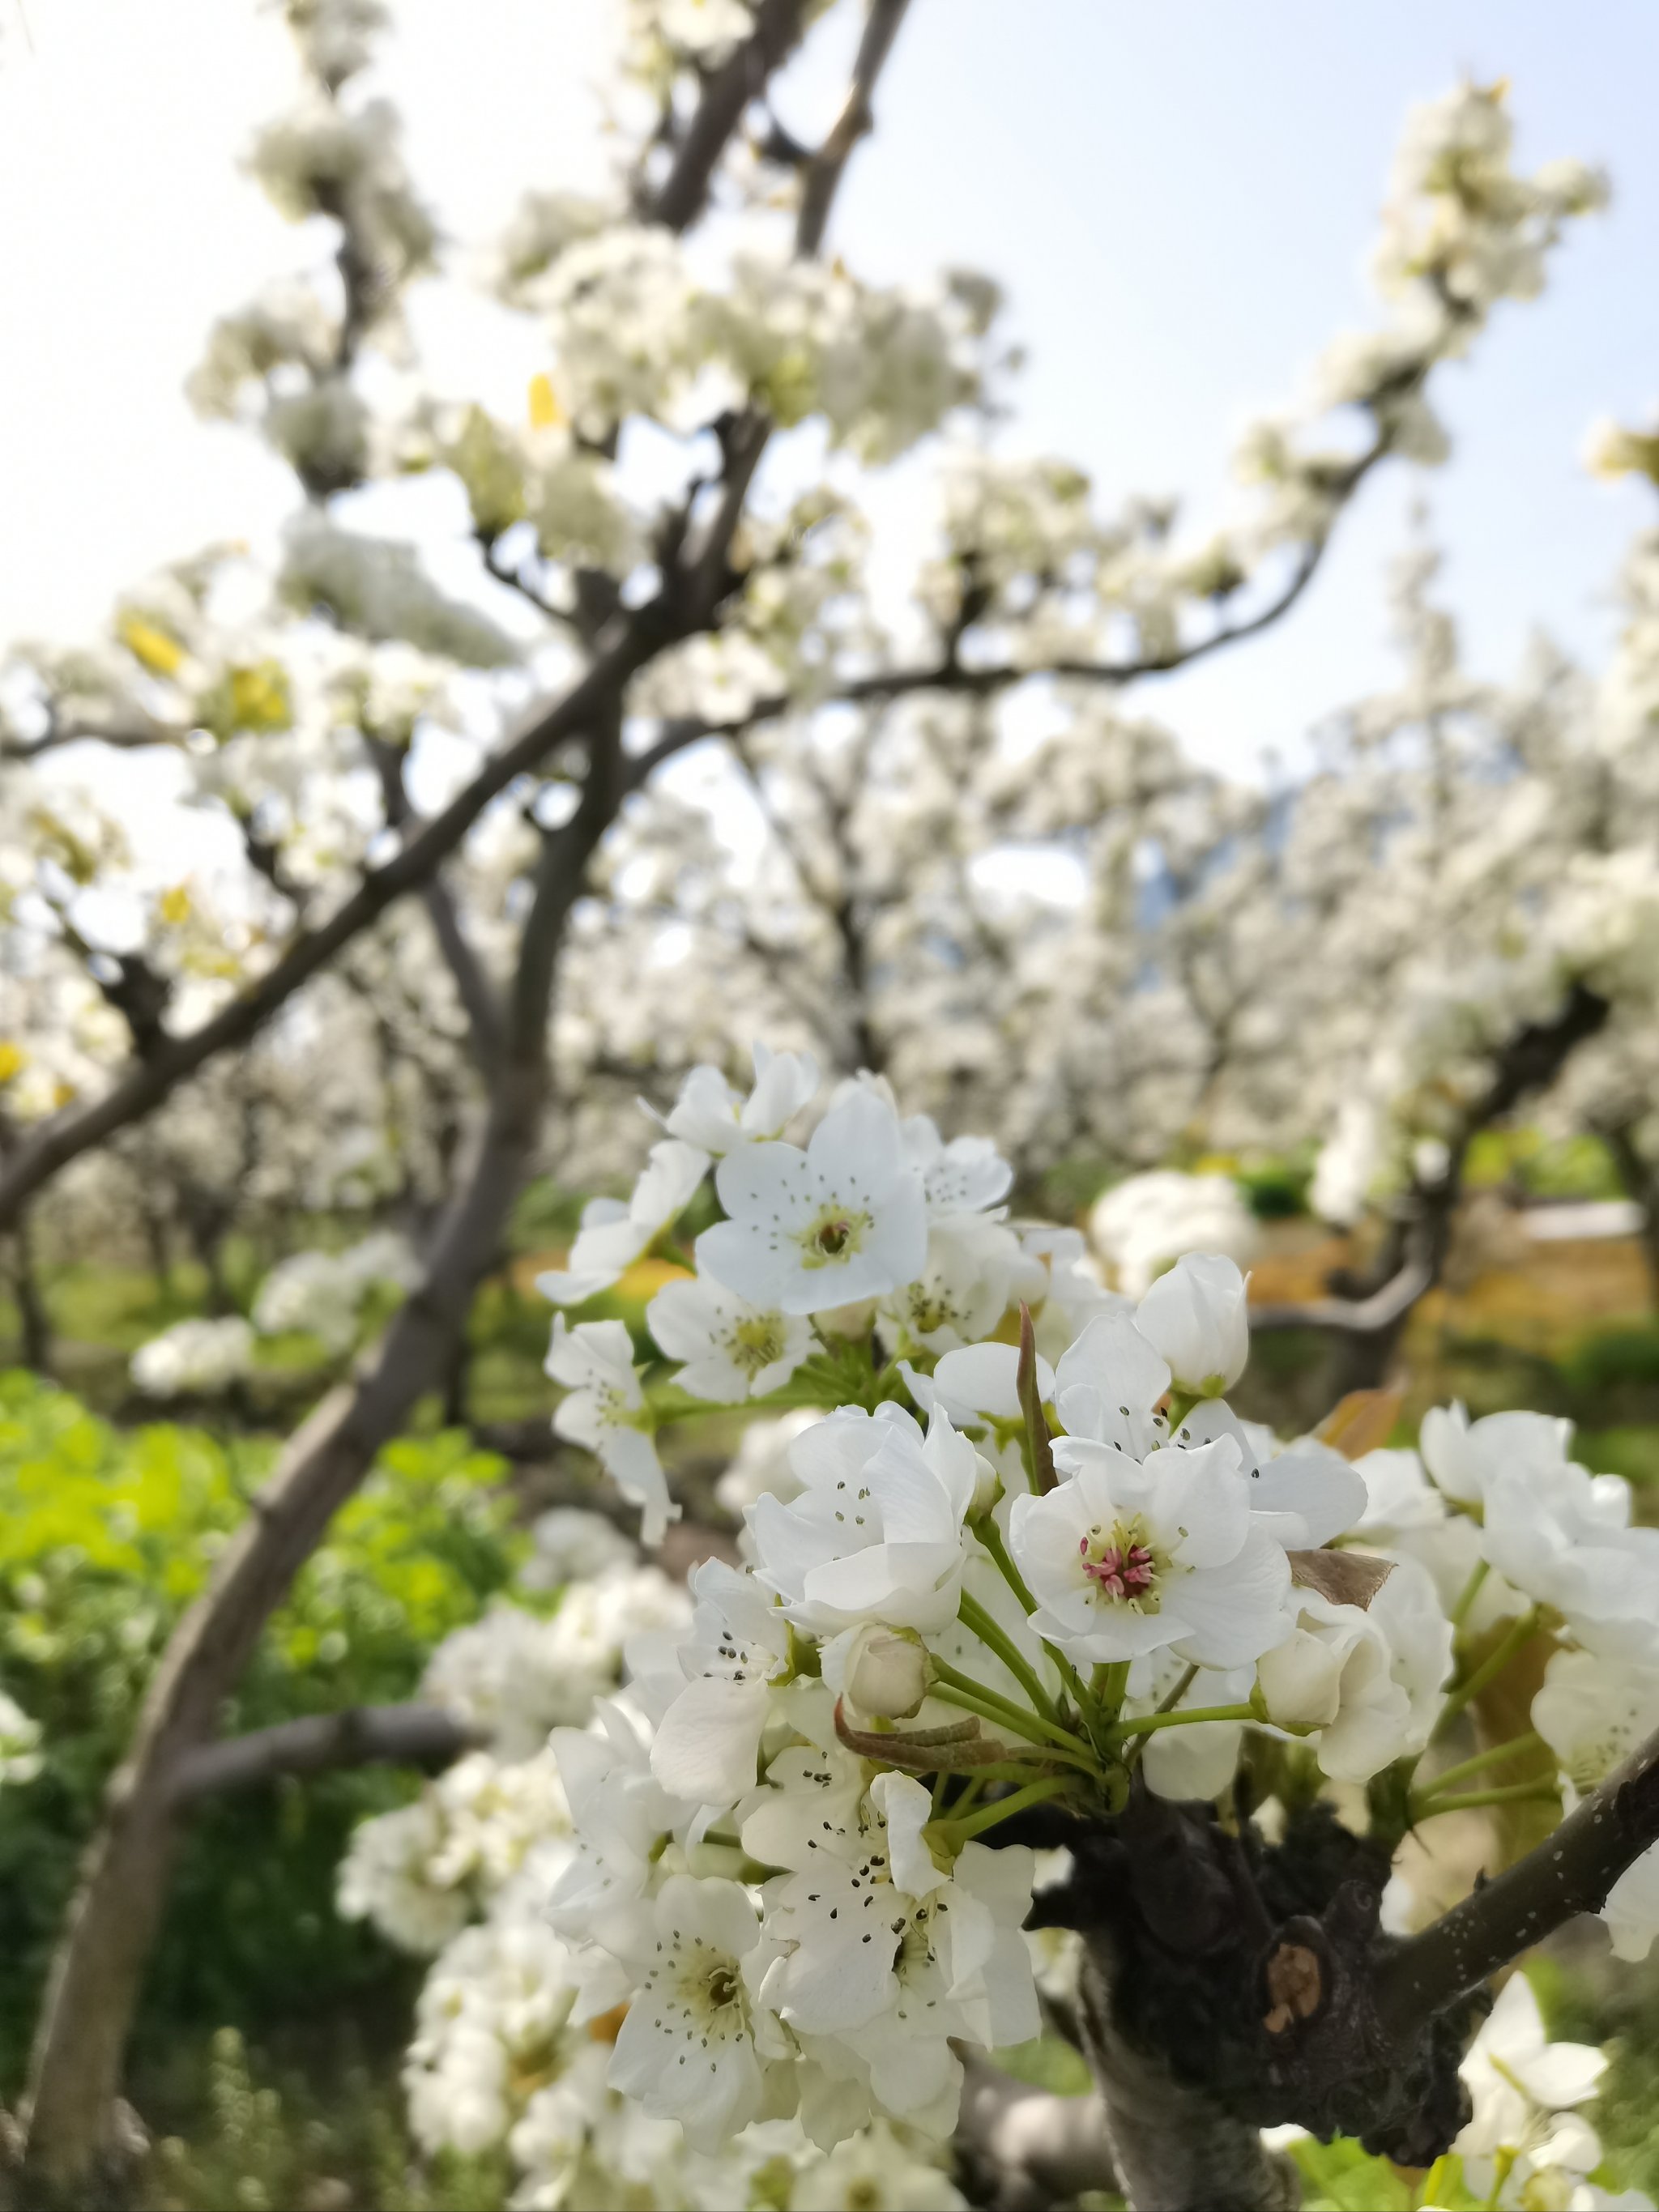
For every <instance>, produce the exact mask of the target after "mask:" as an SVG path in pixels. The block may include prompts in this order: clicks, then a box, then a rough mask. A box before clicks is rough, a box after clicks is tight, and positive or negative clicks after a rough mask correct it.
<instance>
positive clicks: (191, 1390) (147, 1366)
mask: <svg viewBox="0 0 1659 2212" xmlns="http://www.w3.org/2000/svg"><path fill="white" fill-rule="evenodd" d="M418 1279H419V1277H418V1272H417V1266H416V1259H415V1255H414V1253H413V1251H412V1250H411V1249H410V1246H409V1244H408V1243H406V1242H405V1240H404V1238H403V1237H399V1236H398V1235H397V1234H396V1233H395V1231H391V1230H377V1231H374V1232H373V1233H372V1234H371V1235H369V1236H368V1237H362V1239H360V1241H359V1242H358V1243H356V1244H353V1245H350V1246H349V1247H348V1248H347V1249H345V1250H344V1251H341V1252H325V1251H319V1250H311V1251H305V1252H293V1253H290V1254H289V1256H288V1258H287V1259H285V1260H279V1261H277V1263H276V1266H275V1267H273V1268H272V1269H271V1270H270V1273H269V1274H268V1275H267V1276H266V1277H265V1278H264V1281H263V1282H262V1283H261V1284H260V1285H259V1288H258V1291H257V1292H256V1294H255V1296H254V1300H253V1310H252V1319H251V1321H250V1320H245V1319H244V1318H243V1316H241V1315H240V1314H226V1315H222V1316H220V1317H219V1318H217V1319H205V1318H204V1319H196V1318H192V1319H191V1320H187V1321H178V1322H173V1324H172V1326H171V1327H170V1328H165V1329H163V1330H161V1333H160V1334H158V1335H155V1336H153V1337H151V1338H149V1340H148V1341H147V1342H146V1343H143V1344H141V1345H140V1346H139V1347H138V1349H137V1351H136V1352H134V1353H133V1355H132V1358H131V1364H130V1372H131V1376H132V1384H133V1388H134V1389H136V1390H138V1391H140V1392H142V1393H143V1395H144V1396H145V1397H147V1398H179V1397H215V1396H217V1395H219V1394H220V1393H221V1392H222V1391H225V1390H228V1389H230V1387H231V1386H232V1384H233V1383H239V1382H240V1381H241V1380H242V1379H243V1377H244V1376H247V1375H249V1374H251V1373H252V1369H253V1358H254V1350H255V1346H256V1344H257V1342H258V1338H259V1337H260V1336H280V1335H283V1334H286V1333H287V1332H288V1331H289V1330H298V1329H303V1330H305V1331H306V1332H307V1333H308V1334H311V1335H313V1336H315V1337H317V1338H319V1340H321V1342H322V1343H323V1345H324V1346H325V1348H326V1349H327V1350H328V1351H329V1352H331V1353H332V1354H335V1355H338V1354H340V1353H343V1352H347V1351H349V1349H350V1347H351V1345H352V1342H353V1340H354V1339H355V1338H356V1334H357V1327H358V1320H359V1316H360V1315H361V1314H362V1310H363V1307H364V1304H365V1303H366V1301H367V1300H368V1297H369V1296H370V1294H371V1293H372V1292H373V1291H374V1288H375V1286H376V1285H389V1286H390V1287H392V1288H393V1289H396V1290H399V1291H409V1290H412V1289H413V1288H414V1286H415V1284H416V1281H417V1280H418Z"/></svg>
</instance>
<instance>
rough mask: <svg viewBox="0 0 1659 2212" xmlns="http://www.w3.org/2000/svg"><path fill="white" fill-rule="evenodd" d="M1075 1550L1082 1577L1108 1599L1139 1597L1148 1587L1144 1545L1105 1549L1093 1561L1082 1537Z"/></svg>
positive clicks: (1149, 1577) (1148, 1565)
mask: <svg viewBox="0 0 1659 2212" xmlns="http://www.w3.org/2000/svg"><path fill="white" fill-rule="evenodd" d="M1078 1550H1079V1552H1080V1553H1082V1555H1083V1571H1084V1573H1085V1575H1086V1576H1087V1577H1088V1578H1089V1580H1090V1581H1091V1583H1093V1584H1094V1585H1095V1587H1096V1589H1100V1590H1103V1591H1104V1592H1105V1593H1106V1595H1107V1596H1108V1597H1117V1598H1129V1597H1140V1596H1143V1595H1145V1593H1146V1591H1147V1590H1149V1589H1151V1588H1152V1553H1151V1552H1150V1551H1149V1550H1148V1549H1147V1547H1146V1545H1145V1544H1126V1545H1124V1546H1121V1547H1119V1546H1118V1545H1116V1544H1112V1545H1109V1546H1108V1547H1107V1548H1106V1550H1105V1551H1103V1553H1101V1555H1100V1557H1099V1558H1098V1559H1091V1558H1090V1557H1089V1540H1088V1538H1087V1537H1086V1536H1085V1537H1084V1538H1083V1540H1082V1541H1081V1542H1080V1543H1079V1546H1078Z"/></svg>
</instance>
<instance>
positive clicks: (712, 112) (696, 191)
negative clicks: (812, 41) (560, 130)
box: [640, 0, 806, 230]
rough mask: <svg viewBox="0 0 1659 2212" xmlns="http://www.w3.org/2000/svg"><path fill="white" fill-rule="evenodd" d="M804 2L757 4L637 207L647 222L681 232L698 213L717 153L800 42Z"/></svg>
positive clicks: (773, 0) (789, 0) (765, 0)
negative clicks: (664, 169)
mask: <svg viewBox="0 0 1659 2212" xmlns="http://www.w3.org/2000/svg"><path fill="white" fill-rule="evenodd" d="M805 15H806V6H805V0H762V4H761V6H760V7H759V8H757V9H756V11H755V27H754V29H753V31H751V32H750V35H749V36H748V37H747V38H746V39H745V40H744V41H743V43H742V45H741V46H738V47H736V48H734V49H733V51H732V54H731V56H730V57H729V58H728V59H726V61H724V62H722V63H721V64H720V67H719V69H717V70H715V71H714V75H713V76H710V77H709V78H708V80H707V81H706V82H705V83H704V86H703V90H702V99H701V100H699V101H698V103H697V108H696V113H695V114H694V115H693V116H692V118H691V121H690V125H688V126H687V129H686V133H685V136H684V138H682V139H681V141H680V144H679V150H678V153H677V154H676V155H675V156H674V161H673V166H672V167H671V168H670V170H669V172H668V174H667V175H666V176H665V178H664V179H663V181H662V183H661V185H659V187H658V188H657V190H656V191H654V192H653V193H650V194H647V196H646V197H645V199H644V202H643V204H642V205H641V209H640V214H641V216H642V217H643V219H644V220H645V221H646V222H659V223H664V224H665V225H666V226H667V228H669V229H670V230H685V229H687V228H689V227H690V225H691V224H692V223H694V222H696V220H697V218H698V216H700V215H701V214H702V211H703V210H704V208H705V207H706V206H707V205H708V191H709V186H710V185H711V184H712V183H713V182H714V171H715V168H716V167H717V166H718V165H719V162H720V155H722V154H723V153H724V152H725V151H726V146H727V143H729V141H730V139H731V137H732V132H733V131H735V130H736V129H737V127H738V124H739V123H740V122H741V121H742V120H743V112H744V108H746V107H747V106H748V105H749V103H750V100H755V99H757V98H758V96H759V95H760V94H761V93H762V92H763V90H764V89H765V87H766V81H767V79H768V77H769V76H771V75H772V72H773V71H774V70H775V69H776V68H777V67H778V66H779V64H781V62H783V61H784V60H786V59H787V57H788V55H789V54H790V52H792V50H793V48H794V47H795V46H797V45H798V44H799V40H800V34H801V32H802V30H803V29H804V27H805Z"/></svg>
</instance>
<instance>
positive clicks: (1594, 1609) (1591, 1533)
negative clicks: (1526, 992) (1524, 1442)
mask: <svg viewBox="0 0 1659 2212" xmlns="http://www.w3.org/2000/svg"><path fill="white" fill-rule="evenodd" d="M1630 1510H1631V1498H1630V1486H1629V1485H1628V1483H1626V1482H1625V1481H1623V1480H1621V1479H1620V1477H1619V1476H1617V1475H1591V1474H1586V1472H1585V1471H1584V1469H1583V1468H1582V1467H1575V1466H1573V1465H1572V1464H1571V1462H1554V1463H1552V1464H1549V1465H1547V1466H1545V1467H1537V1466H1529V1465H1528V1464H1527V1463H1525V1462H1522V1463H1520V1464H1517V1465H1515V1466H1511V1467H1509V1468H1505V1469H1504V1470H1503V1471H1502V1472H1500V1473H1498V1474H1496V1475H1495V1476H1494V1477H1493V1478H1492V1482H1491V1485H1490V1486H1489V1487H1488V1489H1487V1492H1486V1506H1485V1512H1486V1521H1485V1526H1484V1528H1483V1529H1482V1532H1481V1546H1482V1549H1483V1551H1484V1553H1485V1555H1486V1558H1487V1559H1489V1560H1490V1561H1491V1562H1492V1565H1493V1566H1494V1567H1496V1568H1497V1569H1498V1572H1499V1573H1500V1574H1502V1575H1503V1576H1504V1577H1505V1578H1506V1579H1507V1580H1508V1581H1509V1582H1510V1583H1512V1584H1513V1585H1514V1587H1515V1588H1516V1589H1518V1590H1521V1591H1522V1592H1524V1593H1525V1594H1526V1595H1527V1596H1528V1597H1530V1598H1533V1599H1534V1600H1535V1601H1537V1602H1539V1603H1540V1604H1543V1605H1550V1606H1553V1607H1555V1608H1556V1610H1557V1611H1558V1612H1559V1613H1562V1614H1563V1615H1564V1616H1565V1619H1566V1621H1567V1624H1568V1626H1569V1627H1570V1628H1571V1631H1572V1632H1573V1634H1574V1635H1575V1636H1576V1637H1577V1639H1578V1640H1579V1641H1580V1642H1581V1643H1584V1644H1589V1645H1590V1646H1591V1647H1592V1648H1593V1649H1596V1650H1607V1651H1609V1652H1613V1653H1618V1654H1621V1655H1623V1656H1627V1657H1631V1658H1638V1659H1639V1658H1642V1657H1644V1656H1654V1657H1659V1529H1656V1528H1632V1527H1630V1526H1629V1520H1630Z"/></svg>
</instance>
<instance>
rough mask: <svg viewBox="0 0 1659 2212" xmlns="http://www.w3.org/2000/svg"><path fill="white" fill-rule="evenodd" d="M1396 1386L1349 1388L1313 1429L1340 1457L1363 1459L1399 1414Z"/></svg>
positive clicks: (1386, 1437) (1391, 1428) (1386, 1438)
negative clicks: (1392, 1388)
mask: <svg viewBox="0 0 1659 2212" xmlns="http://www.w3.org/2000/svg"><path fill="white" fill-rule="evenodd" d="M1400 1397H1401V1394H1400V1392H1399V1391H1398V1390H1350V1391H1349V1393H1348V1395H1347V1396H1346V1398H1342V1399H1340V1400H1339V1401H1338V1402H1337V1403H1336V1404H1335V1405H1334V1407H1332V1408H1331V1410H1330V1412H1329V1413H1327V1414H1326V1416H1325V1418H1324V1419H1323V1420H1322V1422H1321V1423H1320V1424H1319V1426H1318V1427H1317V1428H1316V1430H1315V1431H1314V1434H1315V1435H1316V1437H1318V1438H1319V1440H1320V1442H1321V1443H1327V1444H1329V1445H1330V1446H1331V1448H1332V1449H1333V1450H1334V1451H1340V1453H1341V1455H1342V1456H1343V1458H1344V1459H1364V1456H1365V1455H1366V1453H1367V1452H1369V1451H1376V1449H1377V1448H1378V1446H1379V1445H1382V1444H1385V1443H1387V1442H1388V1441H1389V1437H1390V1435H1392V1433H1393V1431H1394V1425H1395V1422H1396V1421H1397V1420H1398V1419H1399V1418H1400Z"/></svg>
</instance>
